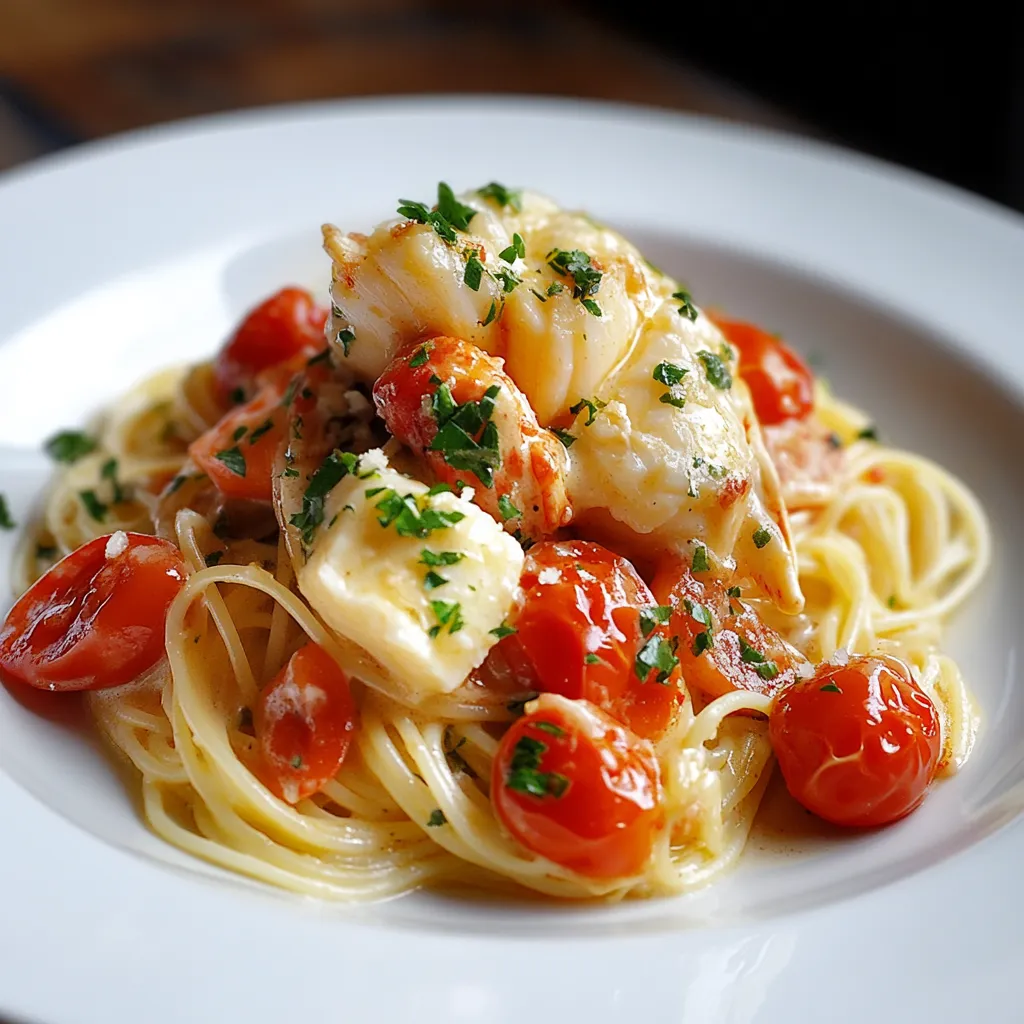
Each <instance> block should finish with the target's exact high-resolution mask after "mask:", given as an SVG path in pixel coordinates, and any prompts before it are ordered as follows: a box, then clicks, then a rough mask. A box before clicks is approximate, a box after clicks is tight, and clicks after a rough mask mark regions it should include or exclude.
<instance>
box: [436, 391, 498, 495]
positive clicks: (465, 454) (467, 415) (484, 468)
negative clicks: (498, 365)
mask: <svg viewBox="0 0 1024 1024" xmlns="http://www.w3.org/2000/svg"><path fill="white" fill-rule="evenodd" d="M500 391H501V386H500V385H499V384H492V385H491V386H490V387H489V388H488V389H487V390H486V391H485V392H484V394H483V397H482V398H481V399H480V400H479V401H477V402H464V403H463V404H462V405H456V404H455V400H454V398H452V392H451V388H449V386H448V385H447V384H446V383H443V382H442V383H441V384H440V385H439V386H438V388H437V390H436V391H435V392H434V394H433V397H432V398H431V403H430V407H431V411H432V412H433V414H434V419H435V420H436V421H437V426H438V431H437V434H436V435H435V436H434V440H433V441H431V443H430V450H431V451H433V452H441V454H442V455H443V457H444V461H445V462H447V463H448V465H449V466H451V467H453V468H454V469H466V470H469V471H470V472H471V473H473V474H474V475H475V476H476V478H477V479H478V480H479V481H480V483H482V484H483V485H484V487H493V486H494V475H493V472H492V470H494V469H496V468H497V467H498V466H500V465H501V452H500V450H499V447H498V428H497V426H495V424H494V423H492V422H491V416H492V414H493V413H494V400H495V398H497V396H498V393H499V392H500Z"/></svg>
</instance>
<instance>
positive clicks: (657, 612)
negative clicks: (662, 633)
mask: <svg viewBox="0 0 1024 1024" xmlns="http://www.w3.org/2000/svg"><path fill="white" fill-rule="evenodd" d="M670 618H672V606H671V605H667V604H655V605H648V606H647V607H646V608H641V609H640V632H641V633H643V635H644V636H650V635H651V633H652V632H653V631H654V629H655V628H656V627H657V626H664V625H665V623H667V622H668V620H669V619H670Z"/></svg>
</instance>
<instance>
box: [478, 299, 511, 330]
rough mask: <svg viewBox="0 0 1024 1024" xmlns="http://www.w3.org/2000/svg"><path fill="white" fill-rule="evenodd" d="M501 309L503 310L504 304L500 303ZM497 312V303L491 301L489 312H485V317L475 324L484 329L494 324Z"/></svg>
mask: <svg viewBox="0 0 1024 1024" xmlns="http://www.w3.org/2000/svg"><path fill="white" fill-rule="evenodd" d="M501 308H502V309H504V308H505V304H504V303H502V306H501ZM497 312H498V306H497V303H495V301H494V300H493V299H491V308H490V309H489V310H487V316H486V317H484V319H483V320H479V321H477V322H478V323H479V324H480V326H481V327H486V326H487V325H488V324H490V323H493V322H494V319H495V315H496V314H497Z"/></svg>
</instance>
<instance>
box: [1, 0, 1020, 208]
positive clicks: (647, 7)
mask: <svg viewBox="0 0 1024 1024" xmlns="http://www.w3.org/2000/svg"><path fill="white" fill-rule="evenodd" d="M786 7H787V5H777V4H776V5H772V4H765V3H760V4H753V3H749V2H736V0H733V2H730V0H718V2H715V3H710V4H709V3H705V4H697V5H692V6H690V5H673V6H672V7H668V6H666V5H662V4H656V5H655V4H636V3H633V4H629V3H621V2H619V3H611V2H606V0H605V2H602V0H590V2H585V3H584V2H578V0H548V2H542V0H519V2H518V3H516V4H511V3H484V2H482V0H0V168H3V167H8V166H13V165H14V164H17V163H19V162H22V161H24V160H27V159H30V158H31V157H33V156H35V155H39V154H41V153H45V152H48V151H51V150H54V149H58V148H61V147H63V146H67V145H70V144H73V143H75V142H79V141H82V140H86V139H92V138H97V137H100V136H104V135H108V134H110V133H112V132H117V131H122V130H124V129H129V128H136V127H139V126H142V125H148V124H153V123H157V122H160V121H167V120H171V119H175V118H180V117H187V116H191V115H195V114H205V113H210V112H213V111H221V110H229V109H233V108H238V107H250V106H256V105H262V104H269V103H280V102H291V101H297V100H306V99H323V98H329V97H343V96H365V95H375V94H396V93H415V92H492V93H493V92H499V93H544V94H559V95H568V96H588V97H598V98H609V99H617V100H626V101H632V102H640V103H648V104H653V105H657V106H660V107H666V108H670V109H674V110H686V111H694V112H697V113H703V114H712V115H715V116H718V117H724V118H728V119H730V120H735V121H743V122H748V123H753V124H759V125H766V126H769V127H777V128H783V129H786V130H790V131H796V132H800V133H803V134H806V135H811V136H815V137H818V138H823V139H827V140H830V141H834V142H839V143H842V144H845V145H848V146H852V147H854V148H857V149H860V150H863V151H865V152H869V153H873V154H875V155H878V156H882V157H885V158H887V159H890V160H895V161H897V162H899V163H903V164H905V165H908V166H911V167H914V168H917V169H919V170H922V171H925V172H926V173H928V174H932V175H935V176H937V177H940V178H944V179H946V180H948V181H951V182H954V183H955V184H958V185H961V186H963V187H965V188H968V189H971V190H973V191H976V192H979V193H981V194H983V195H986V196H988V197H990V198H992V199H995V200H997V201H999V202H1002V203H1004V204H1007V205H1010V206H1015V207H1017V208H1018V209H1024V33H1022V24H1024V17H1022V13H1021V12H1022V11H1024V7H1022V5H1021V4H1020V3H1019V2H1010V3H1007V4H1005V6H1000V5H997V4H995V3H990V2H988V0H983V2H981V3H975V4H973V5H959V6H958V7H956V8H953V7H946V8H943V7H942V5H939V4H936V3H934V2H932V3H925V2H918V3H913V2H900V0H892V2H890V3H887V4H882V3H859V4H832V5H816V6H813V7H812V6H810V5H804V4H799V5H795V4H791V5H788V9H785V8H786ZM780 8H783V9H780ZM942 10H945V11H946V13H941V11H942Z"/></svg>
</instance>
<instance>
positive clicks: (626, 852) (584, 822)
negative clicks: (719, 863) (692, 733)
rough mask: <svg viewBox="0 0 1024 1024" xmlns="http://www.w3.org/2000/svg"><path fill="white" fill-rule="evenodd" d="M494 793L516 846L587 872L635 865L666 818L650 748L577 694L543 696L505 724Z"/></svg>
mask: <svg viewBox="0 0 1024 1024" xmlns="http://www.w3.org/2000/svg"><path fill="white" fill-rule="evenodd" d="M491 798H492V801H493V804H494V809H495V812H496V814H497V815H498V818H499V820H500V821H501V823H502V824H503V825H504V826H505V828H506V829H507V830H508V831H509V832H510V833H511V834H512V836H513V837H515V839H517V840H518V841H519V842H520V843H521V844H522V845H523V846H525V847H526V848H527V849H528V850H531V851H532V852H534V853H536V854H539V855H540V856H542V857H546V858H547V859H548V860H551V861H554V862H555V863H556V864H561V865H562V866H563V867H566V868H569V869H570V870H572V871H575V872H577V873H578V874H580V875H584V876H586V877H588V878H602V879H604V878H628V877H631V876H634V875H638V874H641V873H642V872H643V871H644V869H645V867H646V865H647V863H648V861H649V860H650V856H651V850H652V848H653V845H654V840H655V838H656V836H657V834H658V831H659V829H660V828H661V827H662V822H663V815H662V810H661V782H660V774H659V769H658V762H657V760H656V758H655V756H654V750H653V748H652V747H651V745H650V744H649V743H647V742H646V741H644V740H641V739H639V738H638V737H637V736H636V735H634V734H633V733H631V732H630V731H629V730H628V729H626V728H625V727H624V726H622V725H620V724H619V723H618V722H616V721H615V720H614V719H612V718H610V717H609V716H608V715H607V714H605V713H604V712H603V711H601V710H600V708H597V707H595V706H594V705H593V704H590V703H589V702H588V701H582V700H578V701H568V700H565V699H564V698H559V697H552V696H545V697H542V698H540V700H538V702H537V706H536V709H535V710H532V711H531V713H530V714H528V715H526V716H524V717H523V718H520V719H518V720H517V721H515V722H513V723H512V725H511V727H510V728H509V730H508V731H507V732H506V733H505V735H504V736H503V737H502V739H501V743H500V745H499V747H498V753H497V755H496V757H495V759H494V767H493V774H492V777H491Z"/></svg>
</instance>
